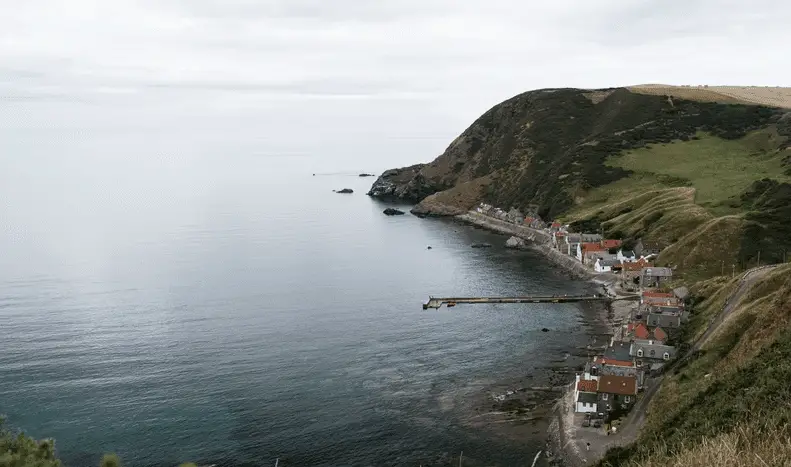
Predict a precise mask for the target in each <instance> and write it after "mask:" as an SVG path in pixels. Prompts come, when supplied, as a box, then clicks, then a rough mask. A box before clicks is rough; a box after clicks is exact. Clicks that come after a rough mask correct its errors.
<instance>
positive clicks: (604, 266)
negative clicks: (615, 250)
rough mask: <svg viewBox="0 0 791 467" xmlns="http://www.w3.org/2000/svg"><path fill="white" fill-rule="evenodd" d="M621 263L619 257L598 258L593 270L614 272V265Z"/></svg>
mask: <svg viewBox="0 0 791 467" xmlns="http://www.w3.org/2000/svg"><path fill="white" fill-rule="evenodd" d="M619 264H621V262H620V261H618V260H617V259H602V258H598V259H597V260H596V264H594V265H593V270H594V271H596V272H612V267H613V266H617V265H619Z"/></svg>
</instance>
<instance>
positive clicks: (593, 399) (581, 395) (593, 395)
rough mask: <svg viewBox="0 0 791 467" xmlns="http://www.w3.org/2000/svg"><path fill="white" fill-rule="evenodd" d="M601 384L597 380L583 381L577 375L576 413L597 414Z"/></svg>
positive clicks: (575, 391) (575, 389)
mask: <svg viewBox="0 0 791 467" xmlns="http://www.w3.org/2000/svg"><path fill="white" fill-rule="evenodd" d="M598 390H599V382H598V381H597V380H595V379H588V380H586V379H581V378H580V375H577V380H576V383H575V385H574V405H575V407H574V411H575V412H578V413H596V411H597V409H598V406H597V402H598V399H599V397H598V394H597V392H598Z"/></svg>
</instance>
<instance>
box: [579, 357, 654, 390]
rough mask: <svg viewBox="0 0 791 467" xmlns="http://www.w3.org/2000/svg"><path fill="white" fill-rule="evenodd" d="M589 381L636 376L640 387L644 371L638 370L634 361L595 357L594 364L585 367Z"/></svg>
mask: <svg viewBox="0 0 791 467" xmlns="http://www.w3.org/2000/svg"><path fill="white" fill-rule="evenodd" d="M585 371H586V374H587V373H589V374H590V375H591V376H590V378H589V379H593V378H596V379H598V378H599V377H601V376H608V375H609V376H635V377H636V378H637V384H638V386H642V385H643V371H642V369H640V368H638V367H637V365H636V364H635V363H634V361H633V360H613V359H608V358H606V357H595V358H594V359H593V361H592V362H589V363H587V364H586V365H585Z"/></svg>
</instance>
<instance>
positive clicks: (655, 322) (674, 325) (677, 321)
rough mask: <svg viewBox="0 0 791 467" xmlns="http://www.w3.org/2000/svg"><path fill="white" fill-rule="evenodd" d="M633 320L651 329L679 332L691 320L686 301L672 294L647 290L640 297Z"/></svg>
mask: <svg viewBox="0 0 791 467" xmlns="http://www.w3.org/2000/svg"><path fill="white" fill-rule="evenodd" d="M631 320H632V322H634V323H645V324H646V326H649V327H661V328H665V329H669V330H677V329H679V328H681V326H682V325H683V324H684V323H686V322H687V321H688V320H689V312H688V311H687V309H686V307H685V306H684V301H683V300H681V299H680V298H678V297H676V296H675V295H674V294H673V293H672V292H657V291H653V290H645V291H643V292H642V294H641V295H640V304H639V305H638V306H637V308H636V309H635V310H633V311H632V319H631Z"/></svg>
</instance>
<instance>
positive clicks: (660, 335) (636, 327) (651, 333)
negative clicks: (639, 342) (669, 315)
mask: <svg viewBox="0 0 791 467" xmlns="http://www.w3.org/2000/svg"><path fill="white" fill-rule="evenodd" d="M624 338H625V339H626V340H628V341H630V342H633V341H634V340H635V339H644V340H654V341H657V342H660V343H664V342H665V341H666V340H667V332H665V330H664V329H662V328H660V327H654V328H650V327H648V326H647V325H646V324H645V323H629V324H628V325H627V326H626V334H625V335H624Z"/></svg>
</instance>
